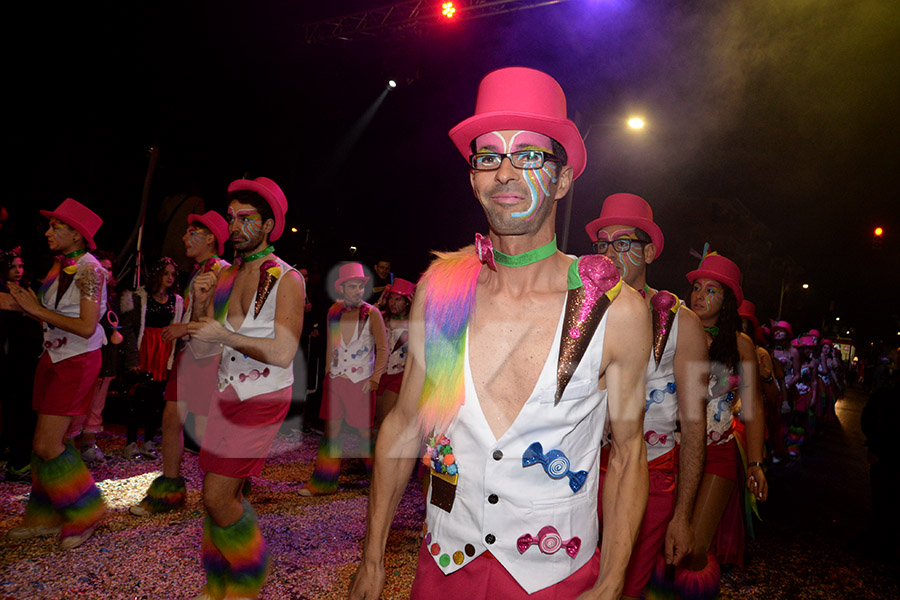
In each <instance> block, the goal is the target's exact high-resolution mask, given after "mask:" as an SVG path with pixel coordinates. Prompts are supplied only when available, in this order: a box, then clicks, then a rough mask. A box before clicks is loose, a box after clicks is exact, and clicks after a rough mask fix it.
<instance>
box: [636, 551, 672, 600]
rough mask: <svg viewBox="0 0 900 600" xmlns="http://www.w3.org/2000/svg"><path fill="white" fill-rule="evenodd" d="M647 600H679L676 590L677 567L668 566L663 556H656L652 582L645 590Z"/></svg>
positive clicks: (648, 583)
mask: <svg viewBox="0 0 900 600" xmlns="http://www.w3.org/2000/svg"><path fill="white" fill-rule="evenodd" d="M644 598H645V599H646V600H676V599H677V598H678V594H677V590H676V588H675V566H674V565H669V564H666V558H665V557H664V556H663V555H662V554H658V555H657V556H656V564H655V565H653V571H652V572H651V573H650V581H648V582H647V587H646V588H644Z"/></svg>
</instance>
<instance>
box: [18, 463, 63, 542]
mask: <svg viewBox="0 0 900 600" xmlns="http://www.w3.org/2000/svg"><path fill="white" fill-rule="evenodd" d="M43 462H44V461H42V460H41V459H40V458H38V456H37V455H36V454H32V455H31V495H29V496H28V504H26V505H25V519H24V520H23V521H22V524H23V525H24V526H25V527H56V526H57V525H59V524H60V523H61V522H62V515H61V514H60V513H59V511H57V510H56V509H55V508H53V502H52V501H51V500H50V496H48V495H47V490H45V489H44V486H43V484H42V483H41V480H40V479H38V476H37V473H38V469H39V468H40V464H41V463H43Z"/></svg>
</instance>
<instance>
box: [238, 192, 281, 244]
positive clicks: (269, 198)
mask: <svg viewBox="0 0 900 600" xmlns="http://www.w3.org/2000/svg"><path fill="white" fill-rule="evenodd" d="M272 183H275V182H274V181H273V182H272ZM276 185H277V184H276ZM240 190H249V191H251V192H256V193H257V194H259V195H260V196H262V197H263V199H264V200H265V201H266V202H268V203H269V206H270V207H271V208H272V215H273V216H274V217H275V227H273V228H272V232H271V233H270V234H269V241H270V242H274V241H275V240H277V239H278V238H280V237H281V234H282V233H284V215H285V213H287V206H286V205H285V206H282V204H281V202H280V199H279V198H276V197H275V195H274V194H273V193H272V190H270V189H269V188H267V187H266V186H264V185H263V184H261V183H259V182H257V181H254V180H253V179H238V180H235V181H232V182H231V185H229V186H228V191H229V192H237V191H240ZM286 203H287V200H285V204H286Z"/></svg>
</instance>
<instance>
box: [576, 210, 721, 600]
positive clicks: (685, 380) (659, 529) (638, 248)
mask: <svg viewBox="0 0 900 600" xmlns="http://www.w3.org/2000/svg"><path fill="white" fill-rule="evenodd" d="M585 231H586V232H587V234H588V237H589V238H590V239H591V241H592V242H593V244H594V250H595V252H597V254H602V255H604V256H606V257H608V258H609V259H610V260H612V261H613V263H614V264H615V265H616V268H617V269H618V271H619V274H620V275H621V276H622V278H623V279H624V280H625V283H627V284H628V285H630V286H631V287H632V288H634V289H635V290H638V292H639V293H640V294H641V295H642V296H643V297H644V300H645V302H646V305H647V308H648V310H649V311H650V313H651V315H652V319H653V335H652V348H653V351H652V354H651V356H650V361H649V363H648V364H647V369H646V379H647V396H646V400H645V406H644V444H645V445H646V447H647V461H648V469H649V472H650V495H649V499H648V502H647V511H646V512H645V513H644V519H643V521H642V523H641V529H640V533H639V534H638V538H637V541H636V542H635V547H634V551H633V552H632V554H631V561H630V562H629V564H628V570H627V572H626V575H625V588H624V590H623V594H622V597H623V598H640V597H641V594H642V592H643V590H644V587H645V586H646V585H647V582H648V581H649V580H650V574H651V572H652V571H653V568H654V566H655V565H656V564H657V562H658V561H661V560H662V558H663V556H664V557H665V562H667V563H668V564H678V563H680V562H681V561H682V560H683V559H684V557H685V556H688V555H689V554H690V553H691V551H692V550H693V547H694V532H693V528H692V527H691V513H692V512H693V508H694V498H695V497H696V495H697V487H698V486H699V485H700V478H701V476H702V475H703V460H704V457H705V454H706V443H705V440H704V438H705V434H706V380H707V378H708V376H709V368H708V363H709V355H708V353H707V349H706V337H705V336H704V334H703V326H702V325H700V320H699V319H698V318H697V315H695V314H694V313H693V312H691V311H690V310H689V309H687V308H686V307H684V306H683V305H682V303H681V301H680V300H679V299H678V297H677V296H675V295H674V294H672V293H671V292H668V291H665V290H657V289H655V288H653V287H651V286H650V285H649V284H648V283H647V271H648V267H649V265H650V264H651V263H653V262H654V261H655V260H656V259H657V258H659V256H660V255H661V254H662V250H663V245H664V243H665V238H664V237H663V233H662V230H661V229H660V228H659V225H657V224H656V223H655V222H654V221H653V210H652V209H651V208H650V205H649V204H648V203H647V201H646V200H644V199H643V198H641V197H640V196H636V195H634V194H613V195H612V196H609V197H608V198H606V200H605V201H604V202H603V207H602V208H601V210H600V216H599V217H598V218H597V219H594V220H593V221H591V222H590V223H588V224H587V226H586V227H585ZM678 423H680V431H681V436H680V441H679V442H678V443H676V440H675V431H676V428H677V424H678ZM605 455H606V452H604V456H605ZM603 487H604V486H603V482H602V481H601V493H602V488H603ZM600 517H601V521H602V517H603V515H602V514H601V515H600Z"/></svg>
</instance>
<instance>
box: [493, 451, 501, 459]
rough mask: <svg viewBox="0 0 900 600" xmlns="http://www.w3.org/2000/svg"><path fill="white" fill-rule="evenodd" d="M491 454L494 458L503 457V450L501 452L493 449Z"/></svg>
mask: <svg viewBox="0 0 900 600" xmlns="http://www.w3.org/2000/svg"><path fill="white" fill-rule="evenodd" d="M491 456H493V457H494V460H500V459H501V458H503V452H501V451H500V450H494V453H493V454H492V455H491Z"/></svg>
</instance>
